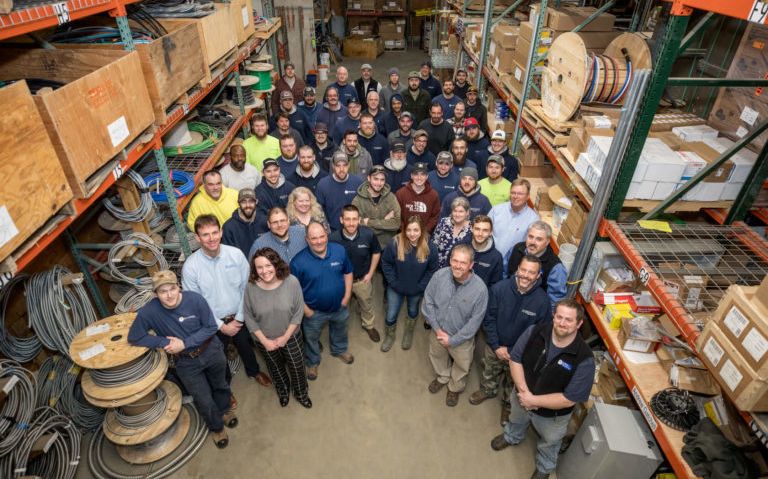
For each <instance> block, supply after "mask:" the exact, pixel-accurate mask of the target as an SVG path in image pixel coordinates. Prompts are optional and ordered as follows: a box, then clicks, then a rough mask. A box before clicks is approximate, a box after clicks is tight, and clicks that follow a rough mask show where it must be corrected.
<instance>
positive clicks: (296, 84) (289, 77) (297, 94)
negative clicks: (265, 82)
mask: <svg viewBox="0 0 768 479" xmlns="http://www.w3.org/2000/svg"><path fill="white" fill-rule="evenodd" d="M306 87H307V84H306V83H304V80H302V79H301V78H299V77H298V76H296V67H295V66H294V65H293V63H292V62H285V66H283V76H282V77H280V79H279V80H277V81H276V82H275V91H273V92H272V105H271V106H272V109H271V111H272V112H273V113H276V112H277V111H279V109H280V100H281V96H280V95H281V94H282V93H283V92H284V91H288V92H291V94H292V98H294V99H295V100H296V101H301V100H303V99H304V88H306Z"/></svg>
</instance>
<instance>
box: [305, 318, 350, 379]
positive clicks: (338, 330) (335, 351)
mask: <svg viewBox="0 0 768 479" xmlns="http://www.w3.org/2000/svg"><path fill="white" fill-rule="evenodd" d="M348 320H349V309H347V308H346V307H342V308H341V309H340V310H338V311H336V312H334V313H323V312H320V311H315V314H313V315H312V317H311V318H307V317H305V318H304V322H302V324H301V327H302V329H303V330H304V352H305V354H304V355H305V356H306V361H307V366H317V365H318V364H320V333H322V332H323V326H324V325H325V323H328V337H329V339H330V343H331V355H333V356H338V355H340V354H343V353H346V352H347V349H348V348H349V337H348V336H347V323H348Z"/></svg>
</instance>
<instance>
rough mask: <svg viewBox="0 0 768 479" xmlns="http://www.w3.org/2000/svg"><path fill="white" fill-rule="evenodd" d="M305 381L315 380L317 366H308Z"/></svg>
mask: <svg viewBox="0 0 768 479" xmlns="http://www.w3.org/2000/svg"><path fill="white" fill-rule="evenodd" d="M307 379H309V380H310V381H314V380H315V379H317V366H309V367H308V368H307Z"/></svg>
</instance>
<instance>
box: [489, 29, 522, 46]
mask: <svg viewBox="0 0 768 479" xmlns="http://www.w3.org/2000/svg"><path fill="white" fill-rule="evenodd" d="M519 33H520V27H518V26H515V25H510V24H508V23H497V24H496V26H495V27H494V28H493V33H492V34H491V41H493V42H494V43H495V44H496V45H497V48H504V49H507V50H514V49H515V48H516V45H517V37H518V35H519Z"/></svg>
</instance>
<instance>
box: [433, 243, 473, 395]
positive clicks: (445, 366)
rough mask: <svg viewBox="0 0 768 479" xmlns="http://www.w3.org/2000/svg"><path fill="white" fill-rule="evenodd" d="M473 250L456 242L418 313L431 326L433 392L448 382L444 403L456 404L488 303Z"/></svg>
mask: <svg viewBox="0 0 768 479" xmlns="http://www.w3.org/2000/svg"><path fill="white" fill-rule="evenodd" d="M474 256H475V252H474V250H473V249H472V247H471V246H470V245H466V244H460V245H456V246H454V248H453V251H452V252H451V264H450V266H449V267H446V268H443V269H440V270H438V271H437V272H436V273H435V274H434V275H433V276H432V279H431V280H430V281H429V284H428V285H427V290H426V291H425V292H424V303H423V304H422V305H421V313H422V314H423V315H424V319H425V320H426V321H427V322H428V323H429V325H430V326H432V334H430V335H429V360H430V362H431V363H432V368H433V369H434V371H435V376H436V377H435V379H433V380H432V382H431V383H430V384H429V392H431V393H432V394H435V393H437V392H438V391H440V390H441V389H442V388H443V386H445V385H446V384H447V385H448V394H447V395H446V398H445V404H446V405H448V406H455V405H456V404H458V402H459V394H461V393H462V392H463V391H464V388H465V387H466V386H467V375H468V374H469V368H470V367H471V365H472V355H473V354H474V351H475V333H477V330H478V329H479V328H480V325H481V324H482V322H483V318H484V317H485V308H486V306H487V305H488V289H487V288H486V287H485V283H484V282H483V280H482V279H480V277H479V276H477V275H476V274H474V273H473V272H472V266H474Z"/></svg>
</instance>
